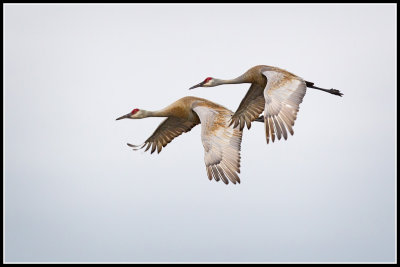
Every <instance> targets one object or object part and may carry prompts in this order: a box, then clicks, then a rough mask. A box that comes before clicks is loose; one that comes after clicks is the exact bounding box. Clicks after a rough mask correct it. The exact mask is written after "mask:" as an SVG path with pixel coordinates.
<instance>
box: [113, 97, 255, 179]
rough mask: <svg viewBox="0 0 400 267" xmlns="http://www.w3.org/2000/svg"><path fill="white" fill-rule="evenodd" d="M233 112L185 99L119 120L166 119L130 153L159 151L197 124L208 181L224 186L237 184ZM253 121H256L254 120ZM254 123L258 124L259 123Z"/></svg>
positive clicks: (237, 136)
mask: <svg viewBox="0 0 400 267" xmlns="http://www.w3.org/2000/svg"><path fill="white" fill-rule="evenodd" d="M232 115H233V112H232V111H230V110H228V109H226V108H225V107H223V106H221V105H218V104H216V103H213V102H211V101H209V100H206V99H203V98H198V97H193V96H187V97H183V98H181V99H178V100H177V101H175V102H174V103H172V104H171V105H169V106H167V107H165V108H164V109H161V110H158V111H147V110H143V109H137V108H135V109H133V110H132V111H131V112H129V113H128V114H126V115H123V116H121V117H119V118H117V120H121V119H143V118H148V117H167V118H166V119H165V120H164V121H162V122H161V124H160V125H159V126H158V127H157V129H156V130H155V131H154V133H153V134H152V135H151V136H150V137H149V138H148V139H147V140H146V141H144V143H143V144H141V145H132V144H129V143H128V146H130V147H132V148H133V149H134V150H139V149H141V148H144V147H145V146H146V148H145V151H147V150H148V149H150V148H151V153H153V152H154V151H155V150H156V149H157V153H160V152H161V150H162V148H163V147H165V146H166V145H167V144H168V143H170V142H171V141H172V140H173V139H174V138H176V137H177V136H179V135H181V134H182V133H186V132H189V131H190V130H191V129H192V128H193V127H195V126H196V125H198V124H201V141H202V143H203V147H204V161H205V165H206V171H207V176H208V179H209V180H212V178H214V179H215V180H216V181H217V182H218V181H220V180H222V181H223V182H224V183H225V184H228V183H229V181H228V180H230V181H231V182H232V183H234V184H236V182H237V183H240V179H239V176H238V173H240V145H241V142H242V130H241V129H239V128H238V127H236V126H232V125H229V123H228V122H229V120H230V119H231V117H232ZM256 121H257V119H256ZM258 121H260V122H262V120H261V119H259V120H258Z"/></svg>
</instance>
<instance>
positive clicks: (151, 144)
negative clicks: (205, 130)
mask: <svg viewBox="0 0 400 267" xmlns="http://www.w3.org/2000/svg"><path fill="white" fill-rule="evenodd" d="M199 123H200V120H199V118H198V117H196V118H195V119H194V121H189V120H186V119H181V118H175V117H168V118H167V119H165V120H164V121H163V122H161V124H160V125H159V126H158V127H157V129H156V130H155V131H154V133H153V134H152V135H151V136H150V137H149V138H147V140H146V141H144V143H143V144H142V145H138V146H137V145H132V144H128V146H130V147H133V149H134V150H138V149H141V148H144V147H145V146H146V145H147V146H146V149H145V151H147V150H149V149H150V148H151V153H153V152H154V151H155V150H156V149H157V153H160V151H161V149H162V148H163V147H165V146H166V145H167V144H168V143H170V142H171V141H172V140H173V139H174V138H175V137H177V136H179V135H181V134H182V133H186V132H188V131H190V130H191V129H192V128H193V127H194V126H196V125H197V124H199Z"/></svg>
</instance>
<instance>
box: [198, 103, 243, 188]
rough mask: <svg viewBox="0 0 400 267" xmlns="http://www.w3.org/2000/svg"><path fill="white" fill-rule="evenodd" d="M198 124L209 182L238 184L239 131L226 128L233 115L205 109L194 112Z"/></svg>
mask: <svg viewBox="0 0 400 267" xmlns="http://www.w3.org/2000/svg"><path fill="white" fill-rule="evenodd" d="M193 110H194V111H195V112H196V113H197V115H198V116H199V118H200V121H201V141H202V142H203V147H204V161H205V164H206V170H207V175H208V178H209V179H210V180H212V178H214V179H215V180H216V181H219V180H222V181H223V182H224V183H225V184H228V183H229V181H228V179H229V180H230V181H231V182H232V183H234V184H236V182H238V183H240V179H239V176H238V174H237V173H240V144H241V142H242V131H241V130H239V129H238V128H234V127H233V126H228V122H229V120H230V118H231V115H232V112H230V111H229V110H223V109H218V110H217V109H212V108H209V107H206V106H197V107H195V108H193Z"/></svg>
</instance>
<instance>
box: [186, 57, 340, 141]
mask: <svg viewBox="0 0 400 267" xmlns="http://www.w3.org/2000/svg"><path fill="white" fill-rule="evenodd" d="M238 83H251V86H250V88H249V90H248V91H247V94H246V95H245V97H244V98H243V99H242V102H241V103H240V105H239V107H238V109H237V110H236V112H235V113H234V114H233V116H232V118H231V120H230V123H229V125H231V124H233V125H234V127H237V126H238V125H239V126H240V127H239V129H240V130H243V128H244V126H245V124H246V125H247V128H248V129H250V127H251V122H252V121H254V120H257V121H260V120H262V119H263V120H264V126H265V133H266V139H267V144H268V143H269V140H270V138H271V140H272V142H274V141H275V138H277V139H278V140H280V139H281V138H282V136H283V138H284V139H285V140H286V139H287V137H288V132H289V133H290V134H291V135H293V133H294V132H293V126H294V121H295V120H296V117H297V112H298V111H299V105H300V103H301V102H302V101H303V97H304V95H305V94H306V88H307V87H308V88H313V89H317V90H321V91H324V92H327V93H330V94H333V95H337V96H342V95H343V94H342V93H341V92H340V91H339V90H336V89H333V88H332V89H329V90H328V89H323V88H320V87H317V86H314V83H312V82H308V81H305V80H304V79H302V78H301V77H299V76H296V75H294V74H292V73H290V72H288V71H286V70H283V69H280V68H277V67H272V66H267V65H258V66H255V67H252V68H250V69H249V70H248V71H246V72H245V73H244V74H242V75H240V76H239V77H237V78H235V79H231V80H221V79H216V78H212V77H207V78H206V79H205V80H204V81H202V82H201V83H199V84H197V85H195V86H192V87H190V88H189V89H194V88H196V87H213V86H218V85H222V84H238ZM263 111H264V116H261V117H259V115H260V113H262V112H263Z"/></svg>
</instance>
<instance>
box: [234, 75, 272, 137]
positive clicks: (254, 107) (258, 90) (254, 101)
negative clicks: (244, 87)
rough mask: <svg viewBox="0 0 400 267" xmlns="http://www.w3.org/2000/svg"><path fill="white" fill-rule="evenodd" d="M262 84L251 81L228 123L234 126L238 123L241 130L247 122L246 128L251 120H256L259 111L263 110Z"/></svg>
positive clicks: (249, 125)
mask: <svg viewBox="0 0 400 267" xmlns="http://www.w3.org/2000/svg"><path fill="white" fill-rule="evenodd" d="M264 88H265V87H264V86H260V85H258V84H255V83H253V84H252V85H251V86H250V88H249V90H248V91H247V94H246V96H245V97H244V98H243V99H242V102H240V105H239V107H238V109H237V110H236V112H235V114H233V116H232V119H231V121H230V124H229V125H232V124H233V126H234V127H236V126H238V125H240V130H243V128H244V125H245V124H247V129H250V127H251V122H252V121H254V120H256V119H257V118H258V116H259V115H260V113H261V112H262V111H263V110H264V106H265V98H264Z"/></svg>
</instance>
